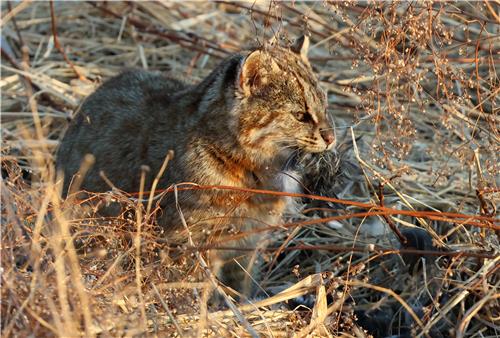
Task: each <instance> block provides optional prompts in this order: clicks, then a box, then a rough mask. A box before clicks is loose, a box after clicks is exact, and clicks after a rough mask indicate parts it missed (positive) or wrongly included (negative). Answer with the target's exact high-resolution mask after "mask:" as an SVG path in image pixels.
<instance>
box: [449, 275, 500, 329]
mask: <svg viewBox="0 0 500 338" xmlns="http://www.w3.org/2000/svg"><path fill="white" fill-rule="evenodd" d="M499 285H500V282H497V283H496V284H495V286H494V287H493V288H491V290H490V291H489V292H488V293H487V294H486V295H485V296H484V297H483V298H481V299H480V300H479V301H478V302H477V303H476V304H474V305H473V306H471V307H470V308H469V310H467V312H466V313H465V314H464V316H463V319H462V321H461V322H460V323H459V324H458V325H457V331H456V338H463V337H465V333H466V330H467V327H468V326H469V323H470V321H471V320H472V319H473V318H474V316H476V314H477V313H478V312H479V310H481V308H482V307H483V306H484V305H485V304H486V303H488V302H490V301H494V300H496V299H498V298H500V293H498V287H499Z"/></svg>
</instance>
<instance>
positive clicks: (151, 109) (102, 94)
mask: <svg viewBox="0 0 500 338" xmlns="http://www.w3.org/2000/svg"><path fill="white" fill-rule="evenodd" d="M186 88H187V85H185V84H184V83H183V82H181V81H179V80H176V79H172V78H168V77H165V76H163V75H161V74H160V73H157V72H148V71H144V70H128V71H125V72H123V73H121V74H119V75H117V76H115V77H113V78H111V79H109V80H108V81H106V82H104V83H103V84H102V85H101V86H100V87H99V88H98V89H97V90H96V91H95V92H94V93H93V94H92V95H90V96H89V97H88V98H86V99H85V101H84V102H83V103H82V104H81V106H80V107H79V109H78V110H77V112H76V113H75V116H74V119H73V120H72V121H71V123H70V125H69V127H68V129H67V131H66V133H65V136H64V138H63V140H62V141H61V145H60V147H59V149H58V151H57V163H56V167H57V168H58V170H61V171H62V172H63V174H64V176H65V177H66V178H68V177H72V176H73V175H74V174H75V173H77V172H78V170H79V168H80V166H81V164H82V160H83V158H84V156H85V155H86V154H93V155H94V156H95V157H96V164H95V165H94V167H93V168H92V170H91V171H92V172H91V173H89V174H90V176H89V177H88V178H87V179H86V181H85V182H84V185H85V186H84V188H88V189H90V190H95V191H102V190H106V189H105V187H101V185H102V183H103V182H102V180H100V179H99V178H98V176H99V173H98V171H99V170H101V169H108V170H107V171H110V169H114V170H112V171H113V172H114V171H117V172H118V171H120V172H123V171H128V170H124V169H125V168H128V169H129V170H131V171H132V170H134V171H137V169H138V168H135V167H136V165H134V164H139V163H141V162H140V158H141V154H140V153H138V151H139V152H140V149H141V148H140V147H137V145H138V144H142V143H146V142H147V138H148V137H149V136H148V133H149V132H150V131H151V130H153V129H154V127H155V126H157V124H158V123H159V122H158V121H164V122H167V121H166V120H168V118H166V116H167V115H168V114H169V110H171V106H172V101H173V100H174V99H173V97H174V96H175V94H176V93H177V92H180V91H182V90H184V89H186ZM138 159H139V161H138ZM144 160H145V161H144V162H147V161H146V160H147V159H144ZM106 163H113V164H114V167H113V168H108V167H107V165H106ZM120 163H123V166H122V165H120ZM131 163H132V164H131ZM143 164H146V165H147V164H148V163H143ZM127 165H128V167H127ZM110 174H111V173H110ZM122 174H125V175H126V174H127V173H126V172H125V173H122ZM92 175H93V176H92ZM116 176H117V177H120V176H121V175H116ZM67 187H68V179H66V180H65V187H64V190H66V189H67Z"/></svg>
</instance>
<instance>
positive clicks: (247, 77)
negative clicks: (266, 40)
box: [238, 50, 280, 97]
mask: <svg viewBox="0 0 500 338" xmlns="http://www.w3.org/2000/svg"><path fill="white" fill-rule="evenodd" d="M278 71H280V68H279V66H278V65H277V64H276V61H274V60H273V59H272V57H271V56H270V55H269V54H267V53H266V52H265V51H262V50H255V51H253V52H251V53H250V54H248V55H247V56H246V58H245V59H244V60H243V61H242V64H241V68H240V74H239V75H240V76H239V80H238V84H239V88H240V90H241V91H242V93H243V95H244V96H246V97H248V96H250V95H251V94H252V93H255V92H256V91H258V90H259V89H260V88H262V87H263V86H264V85H266V84H267V83H268V82H269V81H268V78H269V75H270V73H272V72H278Z"/></svg>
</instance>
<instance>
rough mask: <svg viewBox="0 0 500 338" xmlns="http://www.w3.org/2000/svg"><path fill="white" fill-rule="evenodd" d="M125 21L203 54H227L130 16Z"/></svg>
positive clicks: (100, 8) (110, 11)
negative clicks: (199, 45) (217, 52)
mask: <svg viewBox="0 0 500 338" xmlns="http://www.w3.org/2000/svg"><path fill="white" fill-rule="evenodd" d="M88 3H89V4H90V5H92V6H94V7H96V8H98V9H99V10H101V11H103V12H105V13H108V14H110V15H112V16H114V17H116V18H119V19H121V18H122V16H121V15H120V14H117V13H115V12H113V11H112V10H110V9H109V8H105V7H103V6H98V5H96V4H95V3H94V2H88ZM127 21H128V22H129V23H131V24H132V25H133V26H134V27H136V28H137V29H140V30H141V31H143V32H145V33H151V34H156V35H158V36H161V37H163V38H166V39H168V40H170V41H172V42H175V43H178V44H179V45H181V46H182V47H185V48H189V49H191V50H194V51H198V52H201V53H203V54H207V55H210V56H213V57H215V58H218V59H221V58H223V57H224V56H225V55H227V54H228V52H227V51H225V50H224V49H222V48H219V47H216V46H210V48H209V49H205V48H202V47H198V46H197V42H196V41H193V40H191V39H188V38H185V37H183V36H180V35H179V34H175V33H165V32H161V31H158V30H156V29H152V28H150V27H148V25H147V24H144V23H142V22H140V21H139V20H136V19H134V18H131V17H128V19H127ZM186 43H187V44H186ZM210 49H214V50H218V51H219V52H221V53H224V54H225V55H219V54H215V53H213V52H211V51H210Z"/></svg>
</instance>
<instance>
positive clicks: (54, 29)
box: [50, 0, 88, 81]
mask: <svg viewBox="0 0 500 338" xmlns="http://www.w3.org/2000/svg"><path fill="white" fill-rule="evenodd" d="M50 20H51V27H52V36H53V37H54V45H55V47H56V48H57V49H58V50H59V52H60V53H61V54H62V56H63V58H64V61H66V63H67V64H68V65H69V66H70V68H71V69H72V70H73V72H75V74H76V76H78V78H79V79H80V80H82V81H88V80H87V78H86V77H85V76H84V75H83V74H81V73H80V72H79V71H78V69H76V67H75V65H74V64H73V62H71V60H70V59H69V58H68V56H67V55H66V52H65V51H64V48H63V47H62V46H61V44H60V42H59V38H58V37H57V27H56V16H55V13H54V0H50Z"/></svg>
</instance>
